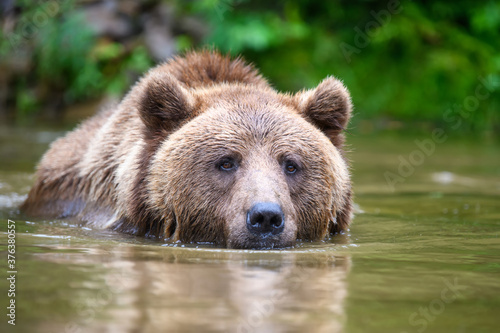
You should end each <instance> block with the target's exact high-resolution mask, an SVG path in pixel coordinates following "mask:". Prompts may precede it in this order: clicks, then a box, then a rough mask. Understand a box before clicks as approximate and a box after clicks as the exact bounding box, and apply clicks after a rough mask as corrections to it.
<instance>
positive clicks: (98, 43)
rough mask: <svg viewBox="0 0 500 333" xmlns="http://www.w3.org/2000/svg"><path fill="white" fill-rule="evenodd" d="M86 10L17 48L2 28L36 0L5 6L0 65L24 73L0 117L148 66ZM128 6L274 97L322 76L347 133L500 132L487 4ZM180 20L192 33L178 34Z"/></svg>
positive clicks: (116, 88) (493, 9)
mask: <svg viewBox="0 0 500 333" xmlns="http://www.w3.org/2000/svg"><path fill="white" fill-rule="evenodd" d="M87 2H89V1H76V4H73V3H71V2H68V1H66V2H64V1H58V3H60V4H61V9H60V10H59V11H58V12H57V14H56V15H54V17H52V18H51V19H50V20H49V21H48V23H47V24H45V25H43V27H41V28H39V31H37V32H36V33H34V36H33V38H29V39H28V40H26V39H24V40H21V41H20V44H21V45H17V46H16V45H15V43H13V42H12V34H13V32H14V34H15V32H16V29H20V27H21V28H22V22H23V19H27V20H30V19H31V20H33V13H34V11H37V10H40V6H41V4H42V2H40V3H39V2H32V1H19V2H18V4H16V8H17V9H16V10H17V13H18V17H17V18H16V24H15V25H14V28H12V29H11V31H10V32H6V29H5V28H4V29H3V30H2V31H3V32H2V33H3V34H4V35H5V36H2V39H1V42H0V56H1V57H2V58H0V59H2V60H0V69H2V68H4V67H5V66H7V65H6V64H8V61H4V60H5V59H16V58H17V57H18V54H19V53H22V52H23V51H24V52H25V53H24V55H23V56H24V57H27V58H28V60H27V62H28V68H29V71H28V72H27V74H25V75H19V73H21V72H19V71H18V72H17V73H16V72H15V73H14V74H11V75H10V77H9V78H8V80H4V81H5V82H7V84H8V89H9V94H8V96H7V97H5V98H4V100H5V102H4V105H5V110H7V109H8V107H9V106H11V107H12V109H13V110H15V113H14V114H15V115H16V117H18V118H29V117H33V116H36V115H37V114H40V113H44V112H47V111H44V110H49V111H50V110H52V112H53V111H54V110H55V109H57V110H59V109H64V108H65V107H68V106H71V105H73V104H74V103H77V102H81V101H85V100H88V99H92V98H98V97H100V96H103V95H110V94H111V95H121V94H123V93H125V92H126V90H127V89H128V87H129V86H130V85H131V84H133V82H134V81H135V80H136V79H137V77H138V76H139V75H140V74H141V73H142V72H144V71H145V70H147V69H148V68H149V67H150V66H152V65H153V64H154V63H155V62H157V60H158V59H155V57H154V56H152V54H151V52H150V49H148V48H147V47H146V46H145V45H144V43H143V42H142V40H143V39H142V37H138V38H136V39H134V42H132V43H130V42H128V43H124V42H123V41H121V40H120V39H117V38H112V37H111V38H110V37H109V36H103V35H99V34H97V33H96V32H95V31H94V30H92V27H91V26H90V25H89V23H88V22H87V21H86V20H85V18H84V16H83V15H82V8H83V7H84V6H85V5H87V4H86V3H87ZM140 3H141V5H140V6H138V7H137V10H138V11H142V12H144V11H146V12H147V11H150V12H154V11H157V10H158V6H160V5H162V6H167V7H168V8H170V9H171V10H172V12H173V17H174V20H175V22H174V23H173V24H171V29H170V30H171V31H169V32H168V34H170V35H172V39H173V43H174V44H175V49H176V50H177V51H180V52H182V51H184V50H187V49H192V48H195V49H196V48H199V47H203V46H205V45H210V46H213V47H216V48H218V49H220V50H221V51H223V52H230V53H231V54H233V55H238V54H243V56H244V57H245V58H246V59H247V60H249V61H251V62H253V63H254V64H255V65H256V66H257V67H258V68H259V69H260V70H261V71H262V73H263V74H264V75H265V76H266V77H267V78H269V80H270V82H272V84H273V85H274V86H275V87H276V88H277V89H279V90H284V91H285V90H286V91H297V90H299V89H302V88H304V87H306V88H310V87H313V86H315V85H317V84H318V83H319V82H320V81H321V80H322V79H323V78H325V77H326V76H328V75H334V76H336V77H338V78H340V79H342V80H343V81H344V83H345V84H346V85H347V87H348V88H349V89H350V91H351V93H352V96H353V100H354V104H355V106H356V110H355V119H354V122H353V125H352V126H351V127H352V130H353V131H358V130H359V131H362V132H370V131H373V130H377V129H386V128H403V129H419V130H427V129H431V128H434V127H436V126H439V127H442V128H446V129H449V130H450V131H453V132H454V133H460V134H463V135H470V134H474V135H478V136H490V137H491V136H496V137H498V134H497V133H499V132H500V3H499V2H498V1H465V0H457V1H454V2H453V3H451V2H449V1H445V0H438V1H401V3H399V2H398V1H397V0H388V1H381V0H371V1H369V0H366V1H347V0H335V1H308V0H292V1H262V0H258V1H245V0H196V1H183V0H173V1H163V2H162V1H154V0H149V1H140ZM140 14H141V13H138V14H137V15H138V16H137V17H139V18H140V17H141V16H139V15H140ZM131 20H133V21H134V22H135V23H134V26H135V29H133V32H132V34H135V35H137V36H141V34H144V31H143V29H142V28H141V27H142V26H141V24H143V23H140V22H141V21H140V19H137V18H134V17H131ZM4 21H5V19H4ZM137 22H139V23H137ZM179 22H180V23H179ZM190 22H191V23H190ZM194 22H197V23H198V25H197V24H195V23H194ZM189 24H191V25H196V26H197V28H196V29H197V30H198V31H197V32H196V29H191V28H186V25H189ZM4 27H5V22H4ZM17 31H18V35H19V34H21V32H19V30H17ZM193 31H195V32H193ZM8 33H10V35H8ZM200 35H201V36H202V37H201V38H200V37H199V36H200ZM8 66H9V67H12V66H11V65H8ZM1 75H2V74H0V76H1ZM0 82H1V79H0ZM0 84H1V83H0ZM486 95H487V96H486ZM54 101H56V102H57V103H56V104H54Z"/></svg>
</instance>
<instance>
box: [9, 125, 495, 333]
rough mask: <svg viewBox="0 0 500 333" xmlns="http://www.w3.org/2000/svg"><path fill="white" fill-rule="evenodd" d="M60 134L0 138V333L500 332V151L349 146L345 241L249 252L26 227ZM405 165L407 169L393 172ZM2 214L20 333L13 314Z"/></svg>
mask: <svg viewBox="0 0 500 333" xmlns="http://www.w3.org/2000/svg"><path fill="white" fill-rule="evenodd" d="M61 134H62V132H54V131H44V130H41V129H38V130H33V129H30V130H28V129H16V130H12V129H7V128H5V127H2V128H0V221H1V223H0V231H1V240H0V245H1V246H0V248H1V251H2V255H1V256H0V269H1V271H2V275H1V276H3V278H2V279H1V280H0V295H1V296H0V304H1V306H0V308H1V309H3V310H1V312H3V313H2V316H1V317H0V318H2V319H1V323H0V331H2V332H11V331H18V332H191V331H192V332H498V331H499V330H500V237H499V234H500V197H499V194H500V154H499V153H500V147H498V146H494V145H484V144H471V143H465V142H457V141H453V140H447V141H445V142H444V143H440V144H435V151H434V152H430V150H429V151H427V153H429V152H430V153H429V156H427V155H426V154H425V153H418V152H416V151H418V150H419V148H418V146H417V145H416V144H415V142H414V141H413V140H414V139H415V138H411V139H410V138H406V139H404V138H400V137H388V136H383V137H368V138H363V137H355V138H351V140H350V142H351V145H352V149H353V150H354V151H353V152H352V154H351V156H352V160H353V168H354V182H355V193H356V200H355V201H356V203H357V204H358V205H359V209H358V213H357V216H356V218H355V219H354V224H353V225H352V228H351V230H350V232H349V233H348V235H344V236H336V237H335V238H333V239H332V240H331V242H325V243H314V244H311V243H307V244H301V245H299V246H297V248H295V249H292V250H286V251H242V250H225V249H215V248H207V247H204V248H203V247H200V248H196V247H193V246H190V247H181V246H179V247H171V246H169V247H167V246H162V244H159V243H155V242H151V241H147V240H144V239H140V238H135V237H129V236H125V235H121V234H117V233H113V232H107V231H96V230H91V229H87V228H81V227H78V226H75V225H71V224H68V223H65V221H34V220H29V221H26V219H25V218H23V217H22V216H20V215H19V213H18V212H17V208H16V206H17V205H18V204H19V203H20V202H21V201H22V200H23V198H24V196H25V194H26V193H27V191H28V189H29V186H30V184H31V182H32V171H33V167H34V164H35V162H36V161H37V160H38V158H39V157H40V156H41V154H42V153H43V151H44V150H45V149H46V148H47V145H48V143H49V142H50V141H51V140H53V139H54V138H56V137H57V136H59V135H61ZM429 138H431V136H430V135H429V136H428V137H426V136H425V135H421V136H420V137H418V138H416V139H419V140H426V139H429ZM428 148H429V149H430V146H429V147H428ZM402 159H403V160H406V161H409V162H408V163H409V164H408V165H406V169H405V167H401V168H400V170H399V171H398V167H400V164H402V165H404V164H405V162H401V161H402ZM387 172H390V173H389V174H387ZM387 175H389V177H390V179H391V181H393V182H394V179H397V184H396V185H395V186H394V187H393V188H391V186H389V185H388V182H387V181H386V176H387ZM391 177H392V178H391ZM398 177H399V178H398ZM8 219H11V220H14V221H15V222H16V223H15V226H16V227H15V230H16V238H15V241H16V253H15V270H16V271H17V273H16V274H14V275H15V278H16V281H15V306H16V308H15V314H16V317H15V319H16V321H15V323H16V326H15V327H14V326H11V325H9V324H8V323H7V321H8V320H9V318H8V317H7V316H6V314H7V313H8V311H9V310H8V309H7V306H9V304H10V303H9V302H10V299H11V298H9V296H8V291H9V287H10V284H9V282H8V280H7V279H6V277H8V276H9V275H10V274H9V275H8V274H7V270H9V268H8V267H7V243H8V236H7V230H8V224H7V220H8Z"/></svg>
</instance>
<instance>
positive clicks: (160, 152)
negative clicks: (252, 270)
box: [21, 51, 352, 247]
mask: <svg viewBox="0 0 500 333" xmlns="http://www.w3.org/2000/svg"><path fill="white" fill-rule="evenodd" d="M221 110H222V111H221ZM350 114H351V102H350V96H349V93H348V91H347V89H346V88H345V87H344V86H343V85H342V84H341V83H340V81H338V80H336V79H334V78H328V79H326V80H325V81H323V82H322V83H321V84H320V85H319V86H318V87H317V88H316V89H313V90H308V91H302V92H299V93H297V94H295V95H288V94H279V93H277V92H276V91H275V90H274V89H272V88H271V87H270V86H269V85H268V83H267V82H266V80H265V79H263V78H262V77H261V76H260V74H258V72H257V71H256V70H255V69H254V68H253V67H251V66H249V65H247V64H245V63H244V62H243V61H242V60H241V59H235V60H231V59H230V58H229V57H226V56H222V55H220V54H218V53H216V52H211V51H204V52H198V53H195V52H193V53H189V54H187V55H185V56H184V57H178V58H175V59H173V60H172V61H170V62H168V63H165V64H163V65H160V66H158V67H156V68H153V69H152V70H150V71H149V73H147V75H145V76H144V77H143V78H142V79H141V80H140V81H139V82H138V83H137V84H136V85H135V86H134V87H133V88H132V89H131V91H130V92H129V93H128V94H127V96H125V98H124V99H123V101H122V102H121V103H120V104H119V105H118V106H116V107H113V108H110V109H108V110H104V111H102V112H100V113H98V114H97V115H95V116H94V117H92V118H90V119H89V120H87V121H85V122H84V123H82V124H81V125H80V126H79V127H78V128H77V129H75V130H74V131H72V132H70V133H69V134H67V135H66V136H65V137H63V138H60V139H58V140H57V141H55V142H54V143H53V144H52V145H51V148H50V150H49V151H48V152H47V153H46V154H45V155H44V157H43V158H42V160H41V162H40V163H39V165H38V169H37V174H36V181H35V184H34V186H33V188H32V189H31V191H30V193H29V195H28V198H27V199H26V201H25V203H24V204H23V205H22V207H21V208H22V210H23V211H25V212H26V213H27V214H28V215H33V216H43V217H51V218H52V217H57V218H68V217H74V218H76V219H79V220H82V221H85V222H87V223H89V224H91V225H93V226H96V227H103V228H113V229H117V230H120V231H124V232H127V233H132V234H136V235H141V236H151V237H160V238H170V239H172V240H182V241H186V242H189V241H207V242H215V243H218V244H221V245H226V246H231V247H246V246H248V245H249V244H250V245H251V244H257V243H258V242H259V240H256V239H252V236H251V235H248V234H246V233H245V229H244V228H242V227H241V226H236V225H235V224H237V223H238V222H237V221H234V220H232V219H233V216H240V215H241V214H242V212H243V210H242V207H243V208H245V209H247V207H244V206H247V205H248V204H250V201H251V198H249V194H248V193H246V192H252V191H254V192H255V193H257V194H256V195H257V196H262V198H263V199H266V198H268V199H269V200H277V199H276V198H278V197H279V198H280V199H279V200H282V201H283V203H282V206H284V207H283V210H284V212H285V213H286V214H288V215H289V216H290V220H291V221H293V224H294V226H290V227H289V229H286V230H285V233H284V236H283V240H274V241H273V245H276V246H280V245H289V244H293V242H294V241H295V239H297V238H298V239H304V240H319V239H323V238H324V237H325V236H326V235H327V234H329V233H335V232H338V231H341V230H345V229H346V228H347V227H348V225H349V223H350V220H351V213H352V206H351V185H350V180H349V172H348V168H347V162H346V159H345V156H344V152H343V143H344V136H343V134H342V131H343V129H344V128H345V127H346V126H347V123H348V120H349V118H350ZM221 120H224V121H221ZM204 133H208V134H210V133H214V135H211V136H207V137H203V134H204ZM224 133H232V136H231V135H229V134H227V135H226V134H224ZM225 135H226V136H225ZM215 136H216V137H217V139H218V140H219V141H217V140H215V141H214V138H213V137H215ZM226 137H227V138H226ZM235 137H236V138H238V140H234V138H235ZM226 139H227V140H229V141H228V142H226V141H225V140H226ZM200 140H202V141H200ZM231 140H232V141H231ZM220 142H223V143H224V144H222V145H221V144H220ZM232 145H233V146H235V147H234V151H239V152H244V154H247V155H245V157H246V158H248V161H249V162H248V163H247V162H245V163H246V164H245V167H242V169H241V171H240V173H239V174H238V177H234V178H232V179H229V178H228V179H224V178H220V177H219V176H220V175H219V176H218V175H216V173H214V175H212V173H211V172H212V171H213V170H212V171H210V170H208V169H207V168H208V167H207V165H208V164H207V162H206V161H216V160H217V159H218V158H220V157H221V156H222V155H223V154H225V153H227V150H224V148H227V147H225V146H232ZM219 146H221V147H219ZM276 147H277V148H276ZM286 147H289V149H287V148H286ZM290 151H296V152H298V153H297V154H300V156H301V158H303V159H305V160H307V161H308V162H310V164H307V166H306V168H305V169H304V170H305V171H304V174H302V179H296V180H295V181H296V183H293V181H292V180H290V179H289V178H286V177H282V176H280V174H279V173H280V172H281V170H278V168H277V164H276V163H275V160H276V159H279V158H281V157H282V156H284V155H286V154H287V153H289V152H290ZM270 155H273V156H270ZM250 157H254V158H253V159H251V158H250ZM197 161H201V162H200V163H197ZM245 161H247V160H245ZM193 163H194V164H193ZM255 170H260V171H261V172H260V173H258V174H257V175H253V172H254V171H255ZM306 175H307V177H306ZM210 177H219V178H213V182H207V179H210ZM252 177H257V178H258V179H256V178H252ZM259 182H260V183H262V184H264V183H266V182H268V183H269V184H268V185H269V186H270V187H271V188H273V189H274V188H276V189H279V191H275V192H276V193H274V194H273V195H271V196H269V195H268V194H262V193H263V192H265V191H260V190H259V189H258V186H257V185H256V184H257V183H259ZM259 191H260V192H259ZM286 191H288V193H285V192H286ZM261 192H262V193H261ZM278 192H280V193H278ZM281 192H283V193H281ZM285 197H286V198H285ZM249 200H250V201H249ZM243 222H244V221H242V223H243ZM243 224H244V223H243ZM292 238H293V240H292ZM257 246H259V245H258V244H257Z"/></svg>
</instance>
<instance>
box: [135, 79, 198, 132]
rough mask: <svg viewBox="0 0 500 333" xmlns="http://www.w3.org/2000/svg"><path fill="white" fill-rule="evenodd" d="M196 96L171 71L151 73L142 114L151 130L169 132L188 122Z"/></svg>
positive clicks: (144, 95)
mask: <svg viewBox="0 0 500 333" xmlns="http://www.w3.org/2000/svg"><path fill="white" fill-rule="evenodd" d="M193 104H194V102H193V96H191V94H190V93H189V92H188V91H187V90H186V89H185V88H184V87H182V84H181V83H180V82H179V81H178V80H177V79H176V78H175V77H173V76H172V75H170V74H167V73H152V74H150V76H149V77H148V78H147V79H146V80H145V82H144V92H143V94H142V96H141V98H140V101H139V115H140V117H141V120H142V122H143V123H144V124H145V125H146V128H147V130H148V132H149V134H150V135H151V136H152V137H154V136H157V135H161V134H162V133H163V134H166V133H170V132H172V131H173V130H175V129H176V128H178V127H179V126H180V125H182V123H183V122H185V121H186V120H187V119H188V118H189V116H190V115H191V113H192V110H193Z"/></svg>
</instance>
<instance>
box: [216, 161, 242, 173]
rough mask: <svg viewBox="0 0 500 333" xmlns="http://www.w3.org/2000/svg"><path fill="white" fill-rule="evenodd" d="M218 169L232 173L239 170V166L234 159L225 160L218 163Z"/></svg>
mask: <svg viewBox="0 0 500 333" xmlns="http://www.w3.org/2000/svg"><path fill="white" fill-rule="evenodd" d="M218 167H219V169H220V170H222V171H232V170H235V169H236V168H237V165H236V162H234V161H233V160H232V159H224V160H222V161H220V162H219V163H218Z"/></svg>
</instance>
